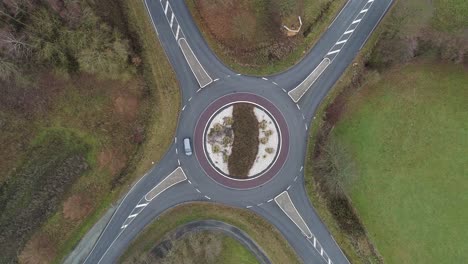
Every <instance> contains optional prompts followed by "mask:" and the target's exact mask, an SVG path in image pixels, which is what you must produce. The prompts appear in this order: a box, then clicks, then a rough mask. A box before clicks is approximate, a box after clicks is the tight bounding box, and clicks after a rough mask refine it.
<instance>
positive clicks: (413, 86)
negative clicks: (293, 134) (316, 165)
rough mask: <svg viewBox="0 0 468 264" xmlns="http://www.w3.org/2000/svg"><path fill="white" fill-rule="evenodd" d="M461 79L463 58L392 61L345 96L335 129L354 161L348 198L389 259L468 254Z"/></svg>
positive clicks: (467, 134) (455, 258) (466, 128)
mask: <svg viewBox="0 0 468 264" xmlns="http://www.w3.org/2000/svg"><path fill="white" fill-rule="evenodd" d="M467 83H468V76H467V75H466V69H464V68H463V67H462V66H454V65H448V64H443V63H435V62H433V61H425V62H419V63H415V64H411V65H408V66H404V67H401V68H396V69H393V70H391V71H390V72H388V73H385V74H383V75H382V76H381V79H380V80H378V81H376V82H374V83H372V84H368V85H366V86H365V87H363V88H362V90H361V91H359V93H358V94H356V95H354V96H352V97H351V100H350V102H349V104H348V110H347V114H346V116H345V117H344V118H343V120H342V121H340V122H339V123H338V125H337V126H336V127H335V129H334V132H333V136H335V137H337V138H338V139H340V140H341V142H343V143H344V144H346V146H347V147H349V148H350V149H351V150H352V152H353V154H354V155H355V158H356V161H357V163H358V165H359V172H360V176H359V178H358V179H357V180H355V182H354V184H353V186H352V187H351V188H350V189H349V190H348V192H349V194H350V196H351V199H352V201H353V205H354V206H355V208H356V209H357V211H358V213H359V215H360V217H361V219H362V221H363V222H364V224H365V226H366V228H367V230H368V232H369V235H370V237H371V238H372V240H373V241H374V242H375V244H376V246H377V247H378V248H379V251H380V253H381V254H382V256H383V257H384V260H385V261H386V262H388V263H457V262H463V261H464V260H466V259H467V258H468V254H467V252H466V251H465V250H463V249H462V248H463V245H467V244H468V232H466V230H467V229H466V223H465V221H463V220H462V219H468V210H466V205H467V204H468V196H467V195H466V190H467V189H468V178H467V175H468V172H467V164H468V153H467V149H468V140H467V139H468V123H467V122H465V121H466V120H468V108H467V106H468V100H467V98H468V90H467V89H466V85H467Z"/></svg>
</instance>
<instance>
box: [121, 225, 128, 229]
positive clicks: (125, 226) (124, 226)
mask: <svg viewBox="0 0 468 264" xmlns="http://www.w3.org/2000/svg"><path fill="white" fill-rule="evenodd" d="M127 226H128V225H123V226H122V227H121V228H120V229H125V228H127Z"/></svg>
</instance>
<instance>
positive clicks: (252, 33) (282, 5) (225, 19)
mask: <svg viewBox="0 0 468 264" xmlns="http://www.w3.org/2000/svg"><path fill="white" fill-rule="evenodd" d="M204 2H207V1H203V0H186V3H187V5H188V7H189V9H190V10H191V13H192V16H193V17H194V20H195V22H196V23H197V25H198V28H199V29H200V30H201V32H202V34H203V36H204V38H205V40H206V41H207V42H208V44H209V46H210V47H211V49H213V51H214V52H215V53H216V55H217V56H218V57H219V58H220V59H221V60H222V61H223V62H224V63H225V64H226V65H227V66H229V67H231V68H232V69H234V70H235V71H237V72H240V73H244V74H250V75H270V74H274V73H278V72H281V71H284V70H286V69H288V68H289V67H291V66H293V65H294V64H296V63H297V62H298V61H299V60H300V59H301V58H302V57H303V56H304V54H305V53H307V51H308V50H309V49H310V48H311V47H312V46H313V45H314V44H315V43H316V41H317V40H318V39H319V37H320V36H321V34H322V33H323V32H325V30H326V29H327V27H328V25H330V23H331V22H332V20H333V19H334V18H335V16H336V15H337V14H338V11H339V10H340V9H341V8H342V7H343V5H344V4H345V2H346V1H345V0H333V1H331V0H321V1H273V2H270V1H262V0H256V1H241V2H239V3H237V2H236V4H235V6H234V7H233V6H230V5H229V4H225V3H224V2H221V1H220V3H218V4H214V5H213V3H209V2H207V3H204ZM200 5H202V6H206V10H207V14H208V13H209V14H211V15H210V16H207V17H208V18H209V19H210V20H209V21H207V19H206V18H207V17H203V14H201V12H200V10H199V8H200ZM213 6H216V8H214V7H213ZM227 13H230V14H231V16H226V15H225V14H227ZM216 14H218V15H216ZM297 16H301V18H302V21H303V26H302V29H301V31H300V32H299V33H298V34H297V35H295V36H293V37H287V36H286V33H285V31H284V30H281V28H282V25H284V24H286V25H288V26H290V27H291V25H292V24H294V23H296V24H298V23H297V22H298V20H297ZM291 21H294V22H291ZM291 23H292V24H291ZM295 26H298V25H295ZM296 28H297V27H296Z"/></svg>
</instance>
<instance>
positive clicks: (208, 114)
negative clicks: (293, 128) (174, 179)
mask: <svg viewBox="0 0 468 264" xmlns="http://www.w3.org/2000/svg"><path fill="white" fill-rule="evenodd" d="M239 102H244V103H252V104H254V105H257V106H259V107H261V108H263V109H264V110H266V111H267V112H268V113H269V114H270V115H271V116H272V117H273V119H274V120H275V121H276V125H277V128H278V130H279V135H280V140H279V142H280V143H279V144H280V147H279V151H278V154H277V157H276V159H275V160H274V161H273V163H272V164H271V165H270V166H269V167H268V168H267V169H266V170H264V171H263V172H261V173H260V174H259V175H256V176H255V177H252V178H248V179H234V178H231V177H229V176H226V175H224V174H223V173H221V172H220V171H218V170H217V169H215V167H214V166H213V165H212V163H211V161H210V160H209V158H208V156H207V153H206V152H205V130H206V127H207V126H208V123H209V122H210V120H211V118H212V117H213V116H214V114H216V113H217V112H218V111H219V110H221V109H223V108H224V107H226V106H228V105H231V104H234V103H239ZM194 149H195V154H196V156H197V159H198V162H199V163H200V165H201V166H202V168H203V170H204V171H205V172H206V174H207V175H208V176H209V177H210V178H211V179H213V180H214V181H215V182H217V183H219V184H221V185H223V186H225V187H228V188H233V189H252V188H255V187H258V186H260V185H263V184H265V183H267V182H268V181H270V180H271V179H272V178H273V177H274V176H275V175H276V174H277V173H278V172H279V170H280V169H281V168H282V167H283V165H284V163H285V162H286V158H287V156H288V152H289V130H288V125H287V124H286V120H285V119H284V117H283V115H282V114H281V112H280V111H279V110H278V108H276V107H275V106H274V105H273V103H272V102H270V101H268V100H267V99H265V98H263V97H261V96H258V95H255V94H251V93H233V94H229V95H226V96H223V97H221V98H219V99H217V100H216V101H214V102H213V103H211V104H210V105H209V106H208V107H207V108H206V109H205V110H204V111H203V113H202V114H201V116H200V118H199V119H198V121H197V125H196V127H195V136H194Z"/></svg>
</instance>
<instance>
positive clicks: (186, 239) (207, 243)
mask: <svg viewBox="0 0 468 264" xmlns="http://www.w3.org/2000/svg"><path fill="white" fill-rule="evenodd" d="M139 259H140V260H141V261H135V260H132V264H139V263H145V264H149V263H164V264H181V263H187V264H188V263H204V264H215V263H223V264H236V263H243V264H244V263H245V264H256V263H258V261H257V259H256V258H255V256H254V255H253V254H252V253H251V252H250V251H248V250H247V249H246V248H245V247H244V246H243V245H242V244H241V243H240V242H238V241H237V240H235V239H234V238H232V237H230V236H227V235H225V234H223V233H221V232H217V231H196V232H193V233H191V232H190V233H188V234H185V235H183V236H182V237H180V238H178V239H177V238H174V237H166V238H165V239H164V241H163V242H162V243H159V244H157V245H156V244H155V245H154V248H152V249H151V250H149V251H147V252H142V253H141V254H140V256H139Z"/></svg>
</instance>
